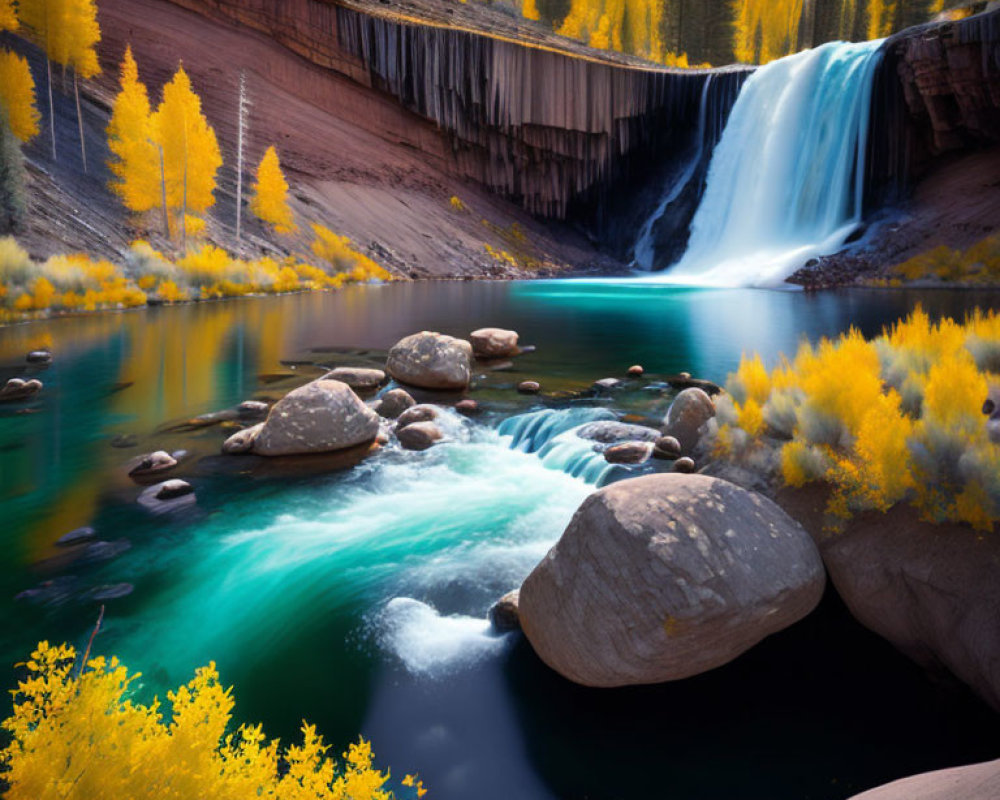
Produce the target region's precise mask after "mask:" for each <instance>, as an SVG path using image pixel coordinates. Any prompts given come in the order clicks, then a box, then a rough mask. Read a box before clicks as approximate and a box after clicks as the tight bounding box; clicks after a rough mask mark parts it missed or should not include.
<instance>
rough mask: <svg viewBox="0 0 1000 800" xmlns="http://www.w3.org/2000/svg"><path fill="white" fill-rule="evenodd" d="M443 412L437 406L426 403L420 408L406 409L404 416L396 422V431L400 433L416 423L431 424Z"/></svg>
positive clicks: (401, 415) (400, 416)
mask: <svg viewBox="0 0 1000 800" xmlns="http://www.w3.org/2000/svg"><path fill="white" fill-rule="evenodd" d="M440 413H441V412H440V411H438V409H437V408H436V407H435V406H431V405H427V404H426V403H421V404H420V405H418V406H411V407H410V408H408V409H406V411H404V412H403V413H402V414H400V415H399V417H398V419H397V420H396V430H397V431H400V430H402V429H403V428H405V427H406V426H407V425H412V424H413V423H414V422H430V421H431V420H435V419H437V418H438V414H440Z"/></svg>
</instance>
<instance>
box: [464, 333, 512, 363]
mask: <svg viewBox="0 0 1000 800" xmlns="http://www.w3.org/2000/svg"><path fill="white" fill-rule="evenodd" d="M469 341H470V342H471V343H472V352H473V353H474V354H475V356H476V358H510V357H511V356H516V355H517V353H518V349H517V331H507V330H504V329H503V328H480V329H479V330H478V331H473V332H472V333H471V334H469Z"/></svg>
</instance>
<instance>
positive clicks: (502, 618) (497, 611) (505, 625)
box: [489, 589, 521, 633]
mask: <svg viewBox="0 0 1000 800" xmlns="http://www.w3.org/2000/svg"><path fill="white" fill-rule="evenodd" d="M520 595H521V590H520V589H514V590H513V591H510V592H507V594H505V595H504V596H503V597H501V598H500V599H499V600H497V601H496V602H495V603H494V604H493V605H492V606H491V607H490V612H489V617H490V623H491V624H492V625H493V628H494V630H497V631H499V632H500V633H509V632H510V631H518V630H520V629H521V619H520V615H519V613H518V610H517V606H518V598H519V597H520Z"/></svg>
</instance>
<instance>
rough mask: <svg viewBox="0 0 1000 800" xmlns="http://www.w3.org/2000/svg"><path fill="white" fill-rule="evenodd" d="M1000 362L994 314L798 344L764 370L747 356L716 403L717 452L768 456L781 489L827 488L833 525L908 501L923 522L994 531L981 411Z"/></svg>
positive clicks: (918, 314) (997, 492) (994, 494)
mask: <svg viewBox="0 0 1000 800" xmlns="http://www.w3.org/2000/svg"><path fill="white" fill-rule="evenodd" d="M998 354H1000V316H998V315H997V314H996V313H995V312H988V313H985V312H982V311H978V310H977V311H976V312H974V313H973V314H971V315H970V316H969V317H968V318H967V319H966V320H965V322H964V323H958V322H955V321H954V320H952V319H947V318H945V319H941V320H939V321H936V322H935V321H932V320H931V319H930V317H929V316H928V315H927V314H926V313H925V312H924V311H923V310H921V309H919V308H918V309H917V310H916V311H914V312H913V313H912V314H911V315H910V316H909V317H908V318H906V319H905V320H902V321H900V322H897V323H896V324H895V325H893V326H891V327H889V328H887V329H885V330H884V331H883V333H882V334H881V335H880V336H878V337H876V338H875V339H874V340H870V341H869V340H866V339H865V338H864V337H863V336H862V335H861V334H860V333H859V332H858V331H857V330H854V329H852V330H850V331H848V332H847V333H845V334H843V335H841V336H840V337H838V338H837V339H835V340H830V339H822V340H820V342H819V343H817V344H816V345H811V344H809V343H804V344H803V345H802V346H801V347H800V349H799V351H798V353H797V355H796V356H795V358H794V359H793V360H791V361H788V360H782V362H781V363H780V364H779V366H778V367H776V368H775V369H774V370H772V371H770V372H768V370H767V369H766V368H765V367H764V365H763V363H762V362H761V360H760V359H759V358H757V357H756V356H752V357H749V358H748V357H744V358H743V360H742V362H741V364H740V367H739V369H738V370H737V371H736V372H735V373H733V374H732V375H730V376H729V379H728V381H727V389H728V391H729V394H728V397H725V398H722V399H720V401H719V402H718V424H719V431H718V435H717V440H716V445H715V449H716V452H717V454H718V455H719V456H721V457H724V458H728V459H733V460H743V461H745V460H747V459H749V458H752V457H758V460H759V451H761V450H768V451H774V452H777V453H778V454H779V458H778V459H777V463H778V464H779V465H780V467H779V469H778V471H779V472H780V476H781V479H782V480H783V481H784V482H785V483H786V484H788V485H790V486H803V485H805V484H806V483H809V482H813V481H825V482H827V483H828V484H829V485H830V486H831V487H832V493H831V497H830V501H829V506H828V509H827V511H828V512H829V514H830V515H831V518H832V519H833V520H834V523H833V526H834V527H836V526H837V523H836V520H840V521H843V520H845V519H847V518H849V517H850V516H851V515H853V514H854V513H856V512H858V511H865V510H878V511H886V510H888V509H889V508H891V507H892V506H893V505H895V504H896V503H899V502H903V501H906V502H909V503H911V504H913V505H914V506H915V507H916V508H917V509H919V511H920V513H921V515H922V517H923V518H924V519H927V520H930V521H934V522H964V523H968V524H970V525H972V526H974V527H976V528H978V529H982V530H988V529H992V527H993V524H994V523H995V522H996V521H997V520H998V519H1000V470H998V469H996V467H998V466H1000V446H998V445H997V444H994V443H993V442H991V441H990V440H989V437H988V435H987V432H986V426H985V425H984V417H983V413H982V408H983V402H984V401H985V399H986V397H987V394H988V391H989V385H990V383H991V382H997V381H998V380H1000V378H998V375H997V373H998V370H997V366H998V363H1000V360H998Z"/></svg>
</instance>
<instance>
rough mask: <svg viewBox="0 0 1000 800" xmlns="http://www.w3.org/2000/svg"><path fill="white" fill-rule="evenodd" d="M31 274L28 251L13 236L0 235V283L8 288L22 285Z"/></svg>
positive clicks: (31, 266)
mask: <svg viewBox="0 0 1000 800" xmlns="http://www.w3.org/2000/svg"><path fill="white" fill-rule="evenodd" d="M32 275H33V264H32V261H31V258H30V257H29V256H28V251H27V250H25V249H24V248H23V247H21V245H19V244H18V243H17V240H16V239H14V237H13V236H3V237H0V283H2V284H3V285H4V286H5V287H7V288H8V289H10V288H12V287H16V286H24V285H26V284H27V282H28V280H29V278H31V276H32Z"/></svg>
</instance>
